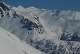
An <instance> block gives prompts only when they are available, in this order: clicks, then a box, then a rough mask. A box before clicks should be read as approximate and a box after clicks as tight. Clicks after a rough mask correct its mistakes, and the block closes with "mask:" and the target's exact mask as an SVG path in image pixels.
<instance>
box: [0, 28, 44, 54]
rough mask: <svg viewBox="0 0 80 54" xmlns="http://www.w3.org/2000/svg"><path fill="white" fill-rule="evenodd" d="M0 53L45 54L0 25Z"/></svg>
mask: <svg viewBox="0 0 80 54" xmlns="http://www.w3.org/2000/svg"><path fill="white" fill-rule="evenodd" d="M0 54H45V53H42V52H40V51H38V50H36V49H34V48H33V47H31V46H29V45H28V44H25V43H23V42H21V41H20V40H19V39H18V38H17V37H16V36H15V35H13V34H11V33H9V32H8V31H6V30H4V29H3V28H1V27H0Z"/></svg>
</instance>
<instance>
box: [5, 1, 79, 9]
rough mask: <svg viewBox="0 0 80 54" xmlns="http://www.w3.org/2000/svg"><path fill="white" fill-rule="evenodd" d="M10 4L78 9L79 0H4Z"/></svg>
mask: <svg viewBox="0 0 80 54" xmlns="http://www.w3.org/2000/svg"><path fill="white" fill-rule="evenodd" d="M5 2H6V3H8V4H10V5H12V6H18V5H22V6H24V7H29V6H35V7H38V8H46V9H73V8H75V9H80V0H5Z"/></svg>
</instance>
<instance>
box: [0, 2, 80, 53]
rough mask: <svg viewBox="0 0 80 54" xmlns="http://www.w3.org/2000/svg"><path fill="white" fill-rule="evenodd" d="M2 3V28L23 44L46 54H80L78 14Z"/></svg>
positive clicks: (0, 25)
mask: <svg viewBox="0 0 80 54" xmlns="http://www.w3.org/2000/svg"><path fill="white" fill-rule="evenodd" d="M0 4H1V5H0V27H3V28H4V29H5V30H7V31H9V32H10V33H12V34H15V35H16V36H17V38H19V39H20V41H22V42H25V43H26V44H30V45H31V46H32V47H34V48H36V49H38V50H40V51H42V52H45V53H47V54H80V52H79V51H80V25H79V24H80V16H79V15H80V12H79V11H76V10H46V9H39V8H36V7H28V8H24V7H22V6H21V5H20V6H18V7H10V6H7V5H6V4H4V3H0ZM34 54H35V53H34ZM38 54H39V53H38Z"/></svg>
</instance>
